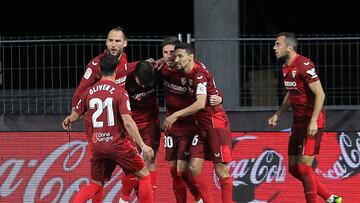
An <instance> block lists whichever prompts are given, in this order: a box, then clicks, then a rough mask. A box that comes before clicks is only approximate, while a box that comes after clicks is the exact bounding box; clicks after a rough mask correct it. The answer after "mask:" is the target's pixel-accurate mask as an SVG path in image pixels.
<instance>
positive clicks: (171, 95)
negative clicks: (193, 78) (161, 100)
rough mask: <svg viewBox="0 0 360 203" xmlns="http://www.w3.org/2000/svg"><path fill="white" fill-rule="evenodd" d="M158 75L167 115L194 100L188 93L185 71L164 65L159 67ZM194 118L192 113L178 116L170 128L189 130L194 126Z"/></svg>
mask: <svg viewBox="0 0 360 203" xmlns="http://www.w3.org/2000/svg"><path fill="white" fill-rule="evenodd" d="M159 77H160V81H161V83H162V86H163V89H164V93H165V102H166V114H167V115H168V116H169V115H171V114H172V113H174V112H176V111H179V110H181V109H183V108H186V107H188V106H190V105H191V104H192V103H194V102H195V98H194V97H193V96H192V95H190V94H189V93H188V86H187V75H186V74H185V73H183V72H181V71H178V70H176V69H172V68H170V67H169V66H167V65H165V66H164V67H162V68H161V71H160V73H159ZM194 119H195V117H194V115H190V116H186V117H182V118H179V119H178V120H177V121H176V122H175V123H174V125H173V127H172V129H173V130H182V129H184V130H190V129H191V128H192V127H195V120H194Z"/></svg>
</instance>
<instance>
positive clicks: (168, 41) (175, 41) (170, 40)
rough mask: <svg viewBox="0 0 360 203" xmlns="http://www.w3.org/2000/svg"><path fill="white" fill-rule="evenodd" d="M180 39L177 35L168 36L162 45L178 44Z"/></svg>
mask: <svg viewBox="0 0 360 203" xmlns="http://www.w3.org/2000/svg"><path fill="white" fill-rule="evenodd" d="M179 43H180V40H179V39H178V38H177V37H175V36H167V37H165V38H164V39H163V41H162V44H161V46H163V47H164V46H166V45H169V44H170V45H176V44H179Z"/></svg>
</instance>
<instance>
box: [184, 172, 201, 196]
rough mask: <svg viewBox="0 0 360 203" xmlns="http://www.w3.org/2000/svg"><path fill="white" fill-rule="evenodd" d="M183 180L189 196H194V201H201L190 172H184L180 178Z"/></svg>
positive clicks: (197, 187)
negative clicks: (189, 193)
mask: <svg viewBox="0 0 360 203" xmlns="http://www.w3.org/2000/svg"><path fill="white" fill-rule="evenodd" d="M182 178H183V180H184V181H185V183H186V185H187V187H188V188H189V190H190V192H191V194H192V195H193V196H194V198H195V201H198V200H200V199H201V195H200V191H199V186H198V185H197V184H196V183H195V180H194V178H193V176H192V174H191V171H190V170H186V171H185V172H184V174H183V176H182Z"/></svg>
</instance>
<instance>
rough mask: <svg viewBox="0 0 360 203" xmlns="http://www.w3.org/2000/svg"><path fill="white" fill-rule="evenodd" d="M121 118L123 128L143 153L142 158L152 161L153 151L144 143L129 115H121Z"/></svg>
mask: <svg viewBox="0 0 360 203" xmlns="http://www.w3.org/2000/svg"><path fill="white" fill-rule="evenodd" d="M121 118H122V120H123V122H124V126H125V128H126V130H127V132H128V134H129V135H130V136H131V137H132V138H133V139H134V140H135V142H136V144H137V145H138V146H139V147H140V148H141V150H142V151H143V152H144V153H145V154H144V156H147V158H148V159H146V160H150V159H152V158H153V157H154V151H153V150H152V149H151V147H149V146H147V145H146V144H145V143H144V141H143V139H142V138H141V136H140V133H139V130H138V128H137V126H136V123H135V121H134V120H133V119H132V117H131V115H130V114H121ZM144 158H145V157H144Z"/></svg>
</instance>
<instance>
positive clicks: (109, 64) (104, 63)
mask: <svg viewBox="0 0 360 203" xmlns="http://www.w3.org/2000/svg"><path fill="white" fill-rule="evenodd" d="M118 62H119V61H118V58H117V57H116V56H113V55H111V54H106V55H104V56H103V57H101V58H100V72H101V75H103V76H111V75H112V74H114V72H115V70H116V66H117V64H118Z"/></svg>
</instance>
